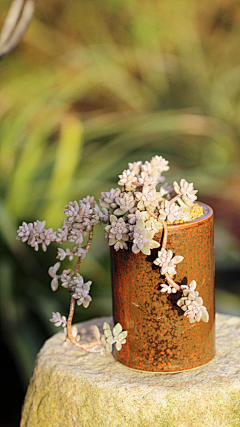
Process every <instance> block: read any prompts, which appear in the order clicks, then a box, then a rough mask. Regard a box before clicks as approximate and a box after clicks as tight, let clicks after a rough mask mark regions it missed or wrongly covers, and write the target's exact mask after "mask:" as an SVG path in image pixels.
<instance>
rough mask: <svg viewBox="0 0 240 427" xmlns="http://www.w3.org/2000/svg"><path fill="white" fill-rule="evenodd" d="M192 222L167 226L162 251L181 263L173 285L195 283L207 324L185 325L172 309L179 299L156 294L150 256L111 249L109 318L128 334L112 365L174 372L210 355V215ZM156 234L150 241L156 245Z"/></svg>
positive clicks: (212, 310) (156, 275)
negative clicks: (181, 259)
mask: <svg viewBox="0 0 240 427" xmlns="http://www.w3.org/2000/svg"><path fill="white" fill-rule="evenodd" d="M201 205H202V206H203V207H204V209H205V212H206V213H205V215H204V216H203V217H202V218H200V219H198V220H195V221H192V222H189V223H184V224H177V225H170V226H168V242H167V249H171V250H172V251H173V253H174V254H176V255H183V256H184V260H183V261H182V262H181V263H180V264H178V265H177V268H176V271H177V274H176V276H175V281H176V282H177V283H179V284H189V283H190V282H191V280H196V282H197V289H196V290H197V291H198V292H199V295H200V296H201V297H202V298H203V304H204V305H205V306H206V307H207V310H208V312H209V317H210V318H209V322H208V323H204V322H203V321H200V322H195V323H192V324H191V323H189V320H188V319H187V318H186V317H185V316H184V315H183V311H182V310H181V309H180V308H179V307H178V306H177V305H176V297H177V298H178V297H179V294H171V295H168V294H166V293H163V292H161V286H160V283H164V279H163V278H162V277H161V276H160V273H159V268H158V267H157V266H155V265H154V264H153V260H154V259H155V258H156V256H157V252H158V249H156V250H152V253H151V255H150V256H145V255H144V254H142V253H140V254H137V255H135V254H134V253H133V252H132V251H131V247H130V246H129V249H128V250H119V251H118V252H116V251H115V250H114V249H112V248H111V263H112V289H113V317H114V322H115V323H117V322H120V323H121V324H122V326H123V329H125V330H128V331H129V333H128V337H127V343H126V344H124V346H123V347H122V350H121V351H120V352H117V351H115V353H114V355H115V357H116V359H117V360H119V361H120V362H122V363H123V364H124V365H126V366H129V367H131V368H134V369H139V370H143V371H154V372H175V371H182V370H186V369H192V368H196V367H197V366H200V365H203V364H205V363H207V362H209V361H210V360H211V359H212V358H213V357H214V354H215V345H214V344H215V340H214V338H215V336H214V323H215V322H214V321H215V319H214V316H215V305H214V247H213V211H212V209H211V208H210V207H209V206H207V205H204V204H201ZM161 238H162V233H159V234H157V235H155V237H154V239H155V240H157V241H159V242H161Z"/></svg>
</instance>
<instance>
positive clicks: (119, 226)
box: [17, 155, 209, 353]
mask: <svg viewBox="0 0 240 427" xmlns="http://www.w3.org/2000/svg"><path fill="white" fill-rule="evenodd" d="M168 170H169V165H168V161H167V160H165V159H164V158H163V157H162V156H158V155H156V156H154V157H153V158H152V159H151V160H150V161H145V163H143V162H141V161H137V162H133V163H129V164H128V169H126V170H124V171H123V172H122V174H120V175H119V181H118V184H119V185H120V186H121V187H122V188H121V189H120V188H112V189H110V191H107V192H102V193H101V197H100V199H99V205H98V203H97V202H96V200H95V199H94V197H92V196H87V197H85V198H84V199H82V200H79V201H76V200H74V201H72V202H69V203H68V205H66V206H65V209H64V213H65V216H66V218H65V220H64V223H63V226H62V228H59V229H58V230H57V231H56V232H54V231H53V229H52V228H49V229H46V228H45V225H46V222H45V221H38V220H37V221H36V222H34V223H26V222H23V223H22V225H20V227H19V229H18V231H17V239H18V240H21V241H22V242H26V243H27V244H28V245H30V246H31V247H33V248H34V249H35V250H36V251H37V250H38V249H39V245H42V250H43V251H46V250H47V247H48V246H49V245H50V244H51V243H52V242H56V243H58V244H60V245H61V244H62V243H63V242H66V241H68V242H69V245H70V244H72V247H68V248H66V249H63V248H59V247H58V249H57V257H56V258H57V259H58V260H59V261H58V262H57V263H55V264H54V265H53V266H52V267H50V268H49V275H50V277H51V279H52V280H51V288H52V290H53V291H56V290H57V288H58V285H59V281H60V283H61V285H62V287H64V288H66V289H68V291H69V292H70V294H71V301H70V311H69V316H68V319H67V320H66V318H65V317H64V316H61V314H60V313H58V312H56V313H53V317H52V319H50V320H51V322H53V323H54V324H55V325H56V326H61V325H62V326H64V328H65V331H66V332H65V335H64V342H65V343H66V342H71V343H72V344H74V345H75V346H77V347H79V348H80V349H82V350H85V351H88V352H99V353H102V352H103V351H104V349H105V350H106V351H111V350H112V345H113V344H115V346H116V349H117V350H118V351H120V350H121V348H122V345H124V344H125V343H126V338H127V334H128V333H127V331H123V330H122V325H120V324H119V323H118V324H117V325H115V326H114V328H113V330H111V328H110V326H109V325H108V324H106V323H104V325H103V334H102V335H101V334H100V332H99V329H98V328H97V327H95V330H94V331H95V332H94V334H95V339H96V340H95V341H94V342H92V343H88V344H83V343H81V342H80V337H79V335H78V333H77V331H75V329H74V328H72V326H71V324H72V318H73V313H74V306H75V302H76V303H77V305H83V307H85V308H87V307H88V305H89V303H90V302H91V300H92V298H91V296H90V295H89V292H90V287H91V283H92V282H91V281H88V282H84V279H83V277H82V276H81V275H80V274H79V273H78V271H79V268H80V266H81V262H82V260H83V258H84V257H85V255H86V254H87V252H88V250H89V248H90V246H91V243H92V238H93V229H94V227H95V226H96V225H98V224H100V225H104V229H105V236H106V238H107V239H108V243H109V245H110V246H113V248H114V249H115V250H116V251H118V250H128V249H131V250H132V252H133V253H135V254H138V253H140V252H142V253H143V254H144V255H150V254H151V250H152V249H154V248H159V247H160V243H159V242H158V241H156V240H154V236H155V234H156V233H158V231H159V230H163V241H162V245H161V249H160V250H159V251H158V256H157V258H156V259H155V260H154V264H155V265H157V266H158V267H159V268H160V274H161V275H162V276H164V277H165V281H166V283H162V284H161V292H166V293H168V294H171V293H175V294H176V293H177V291H178V292H179V295H181V296H180V297H179V299H178V302H177V304H178V306H179V307H180V308H181V309H182V311H183V312H184V315H185V316H186V317H187V318H188V319H189V321H190V323H193V322H199V321H200V320H203V321H204V322H207V321H208V318H209V316H208V313H207V309H206V307H204V305H203V300H202V298H201V297H200V296H199V295H198V292H197V291H196V290H195V288H196V282H195V281H192V282H191V283H190V285H189V286H187V285H185V286H180V285H178V284H177V283H176V282H174V280H173V277H174V275H175V274H176V265H177V264H178V263H180V262H181V261H183V256H180V255H175V254H173V252H172V251H171V250H167V249H166V244H167V230H168V228H167V224H168V223H170V224H174V223H175V222H179V221H180V222H186V221H189V211H190V209H191V207H192V206H193V205H194V203H195V201H196V199H197V196H196V193H197V190H194V188H193V184H192V183H190V184H189V183H188V182H187V181H186V180H185V179H181V180H180V183H179V184H178V183H177V182H176V181H175V182H174V183H173V188H172V187H171V186H169V185H168V184H167V183H166V182H165V177H164V176H162V173H163V172H166V171H168ZM164 182H165V183H164ZM87 236H88V237H87ZM86 237H87V243H86V244H85V245H84V243H83V242H84V240H85V239H86ZM66 257H68V258H69V261H73V260H74V259H77V262H76V265H75V268H74V269H68V270H63V271H62V273H60V274H58V273H57V272H58V270H59V268H60V266H61V262H62V261H64V259H65V258H66ZM177 295H178V294H177Z"/></svg>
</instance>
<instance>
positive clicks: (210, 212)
mask: <svg viewBox="0 0 240 427" xmlns="http://www.w3.org/2000/svg"><path fill="white" fill-rule="evenodd" d="M196 203H197V204H198V205H200V206H202V207H203V209H204V211H205V214H204V215H203V216H201V217H200V218H197V219H194V220H192V221H187V222H182V223H181V224H168V225H167V228H168V229H173V228H174V229H176V228H184V227H189V226H190V225H192V224H194V225H198V224H199V223H201V222H204V221H206V220H207V219H209V218H211V217H212V216H213V209H212V208H211V207H210V206H209V205H206V204H205V203H202V202H196Z"/></svg>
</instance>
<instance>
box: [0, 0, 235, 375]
mask: <svg viewBox="0 0 240 427" xmlns="http://www.w3.org/2000/svg"><path fill="white" fill-rule="evenodd" d="M2 3H3V4H2V8H1V11H0V21H3V19H4V16H5V15H6V12H7V8H8V6H9V2H8V1H7V0H4V1H3V2H2ZM239 24H240V8H239V4H238V2H235V1H233V0H227V1H225V0H224V1H223V0H213V1H212V2H211V3H209V2H207V1H206V0H204V1H202V2H198V1H193V2H190V3H189V2H188V1H187V0H181V1H179V0H174V1H172V2H169V1H167V0H163V1H161V2H156V1H155V0H143V1H141V2H139V1H137V0H124V1H121V2H120V1H113V0H104V1H100V0H91V1H88V0H83V1H81V2H65V1H64V0H58V1H57V0H53V1H52V2H50V3H49V2H47V1H43V2H37V7H36V13H35V17H34V20H33V22H32V24H31V26H30V28H29V30H28V32H27V34H26V35H25V37H24V39H23V41H22V42H21V43H20V45H19V46H18V48H17V49H15V51H14V52H12V53H11V54H10V55H9V56H8V57H6V58H5V59H4V60H3V61H2V62H1V64H0V65H1V66H0V78H1V88H0V124H1V142H0V143H1V156H0V170H1V197H2V203H1V213H2V215H1V219H2V226H1V253H2V261H1V262H2V268H1V274H2V276H3V277H2V283H3V285H2V306H3V310H2V325H3V330H4V331H5V332H4V333H5V339H6V342H7V343H8V345H9V346H10V347H11V348H12V354H16V355H17V357H16V363H18V366H19V367H20V368H19V370H20V371H21V372H25V379H27V378H28V377H29V374H30V370H31V368H32V365H33V360H34V358H35V355H36V351H37V349H38V348H39V347H40V346H41V344H42V343H43V341H44V339H45V337H46V336H47V335H48V336H49V335H50V334H51V333H52V332H53V331H55V330H54V327H53V326H52V325H51V324H50V325H49V324H48V323H47V320H46V319H48V316H49V317H50V316H51V312H52V311H57V310H60V311H61V312H62V313H63V314H67V310H68V308H67V307H68V301H65V299H64V295H65V294H64V295H62V294H61V292H60V293H59V301H55V302H54V300H56V298H54V300H53V298H52V294H51V291H50V287H49V283H50V280H49V278H48V277H47V275H46V274H45V273H44V272H45V271H47V268H48V267H49V266H50V265H52V264H53V260H54V259H55V253H54V250H49V257H46V256H45V257H44V256H43V257H42V255H41V254H37V255H34V253H30V252H31V251H30V250H28V248H27V249H24V248H23V246H24V245H21V244H20V243H19V242H15V230H16V229H17V227H18V225H19V224H20V223H21V222H22V220H23V219H24V220H28V221H34V220H35V219H37V218H38V219H40V220H43V219H45V218H47V227H54V228H56V227H57V226H59V225H60V224H61V223H62V220H63V218H64V214H63V208H64V206H65V204H67V203H68V202H69V201H70V200H74V199H77V200H78V199H80V198H82V197H84V196H86V195H87V194H91V195H94V196H95V197H96V199H97V198H98V197H99V195H100V191H107V190H108V189H109V188H111V187H115V186H116V176H117V175H118V174H119V173H121V171H122V170H123V169H125V168H126V166H127V163H128V162H129V161H133V160H138V159H139V160H140V159H150V158H151V157H152V156H153V155H155V154H159V155H162V156H163V157H165V158H167V159H169V161H170V163H171V177H170V178H171V179H170V180H171V181H173V180H175V179H176V180H177V181H179V180H180V179H181V178H182V176H184V177H185V178H186V179H187V180H188V181H190V182H192V181H193V182H194V184H195V185H196V187H197V188H199V199H200V200H201V201H210V202H211V201H213V202H214V201H215V202H216V199H217V201H219V200H220V201H221V206H223V207H224V206H226V205H227V204H228V206H232V212H233V215H235V216H236V218H237V213H239V198H238V191H239V182H240V175H239V159H240V149H239V145H240V144H239V138H240V114H239V111H240V102H239V99H240V97H239V93H240V78H239V75H240V74H239V59H240V58H239V56H240V51H239V37H240V25H239ZM237 183H238V185H237ZM213 197H214V199H213ZM225 209H226V208H225ZM229 209H230V208H227V209H226V211H225V212H226V215H228V214H229ZM235 216H234V218H235ZM228 218H230V216H228ZM231 218H232V216H231ZM216 221H217V226H218V230H219V229H220V230H221V229H222V227H223V226H225V228H227V229H228V228H229V229H230V226H228V224H226V221H225V219H224V217H223V216H221V215H218V213H217V212H216ZM238 221H239V220H238ZM237 224H239V222H238V223H237V222H236V227H237ZM228 242H229V244H228V243H227V244H226V245H225V246H223V245H222V246H221V248H220V247H219V246H218V250H217V252H216V257H217V266H218V259H220V258H219V257H220V255H221V260H222V259H224V262H223V264H222V262H221V268H222V269H223V270H224V269H225V270H226V269H227V268H228V261H227V258H228V257H227V254H228V251H231V249H232V248H233V246H234V251H235V252H234V254H235V255H234V257H233V258H232V263H233V265H234V268H235V269H236V268H237V265H239V264H238V263H239V251H238V250H237V249H235V248H237V243H238V241H237V235H231V238H230V239H228ZM92 248H93V251H91V254H89V256H88V257H87V259H86V260H84V262H83V265H82V270H81V272H82V274H83V275H84V277H85V278H86V280H87V279H88V278H91V280H92V281H93V303H92V305H91V306H90V307H89V309H88V311H87V314H86V313H85V312H84V309H83V308H79V316H78V314H77V316H76V321H78V320H79V319H80V318H81V319H86V316H88V317H89V316H90V317H93V316H97V315H103V314H110V312H111V302H110V273H109V260H108V247H107V244H106V242H105V241H104V239H103V231H102V232H101V230H100V231H98V232H97V233H96V236H95V239H94V243H93V246H92ZM223 253H224V254H225V256H223ZM46 258H48V260H47V261H46ZM219 264H220V262H219ZM23 343H24V344H23ZM12 346H14V348H13V347H12ZM26 354H28V359H27V358H26ZM23 366H24V368H22V367H23Z"/></svg>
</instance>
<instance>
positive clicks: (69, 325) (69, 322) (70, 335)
mask: <svg viewBox="0 0 240 427" xmlns="http://www.w3.org/2000/svg"><path fill="white" fill-rule="evenodd" d="M92 239H93V230H90V231H89V236H88V241H87V244H86V245H85V246H84V248H83V249H84V250H85V251H86V252H87V251H88V250H89V248H90V246H91V243H92ZM81 262H82V258H81V257H79V258H78V260H77V263H76V266H75V268H74V270H73V272H72V274H71V276H72V277H73V276H75V274H77V272H78V270H79V268H80V266H81ZM75 301H76V300H75V298H73V297H71V301H70V308H69V315H68V319H67V337H68V339H69V340H70V341H71V343H72V344H74V345H75V346H76V347H78V348H81V349H82V350H85V351H89V352H92V353H98V352H99V351H100V350H94V349H91V347H93V346H97V345H99V344H101V342H100V341H95V342H92V343H89V344H80V343H79V342H78V341H76V340H75V338H74V336H73V333H72V319H73V315H74V308H75Z"/></svg>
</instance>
